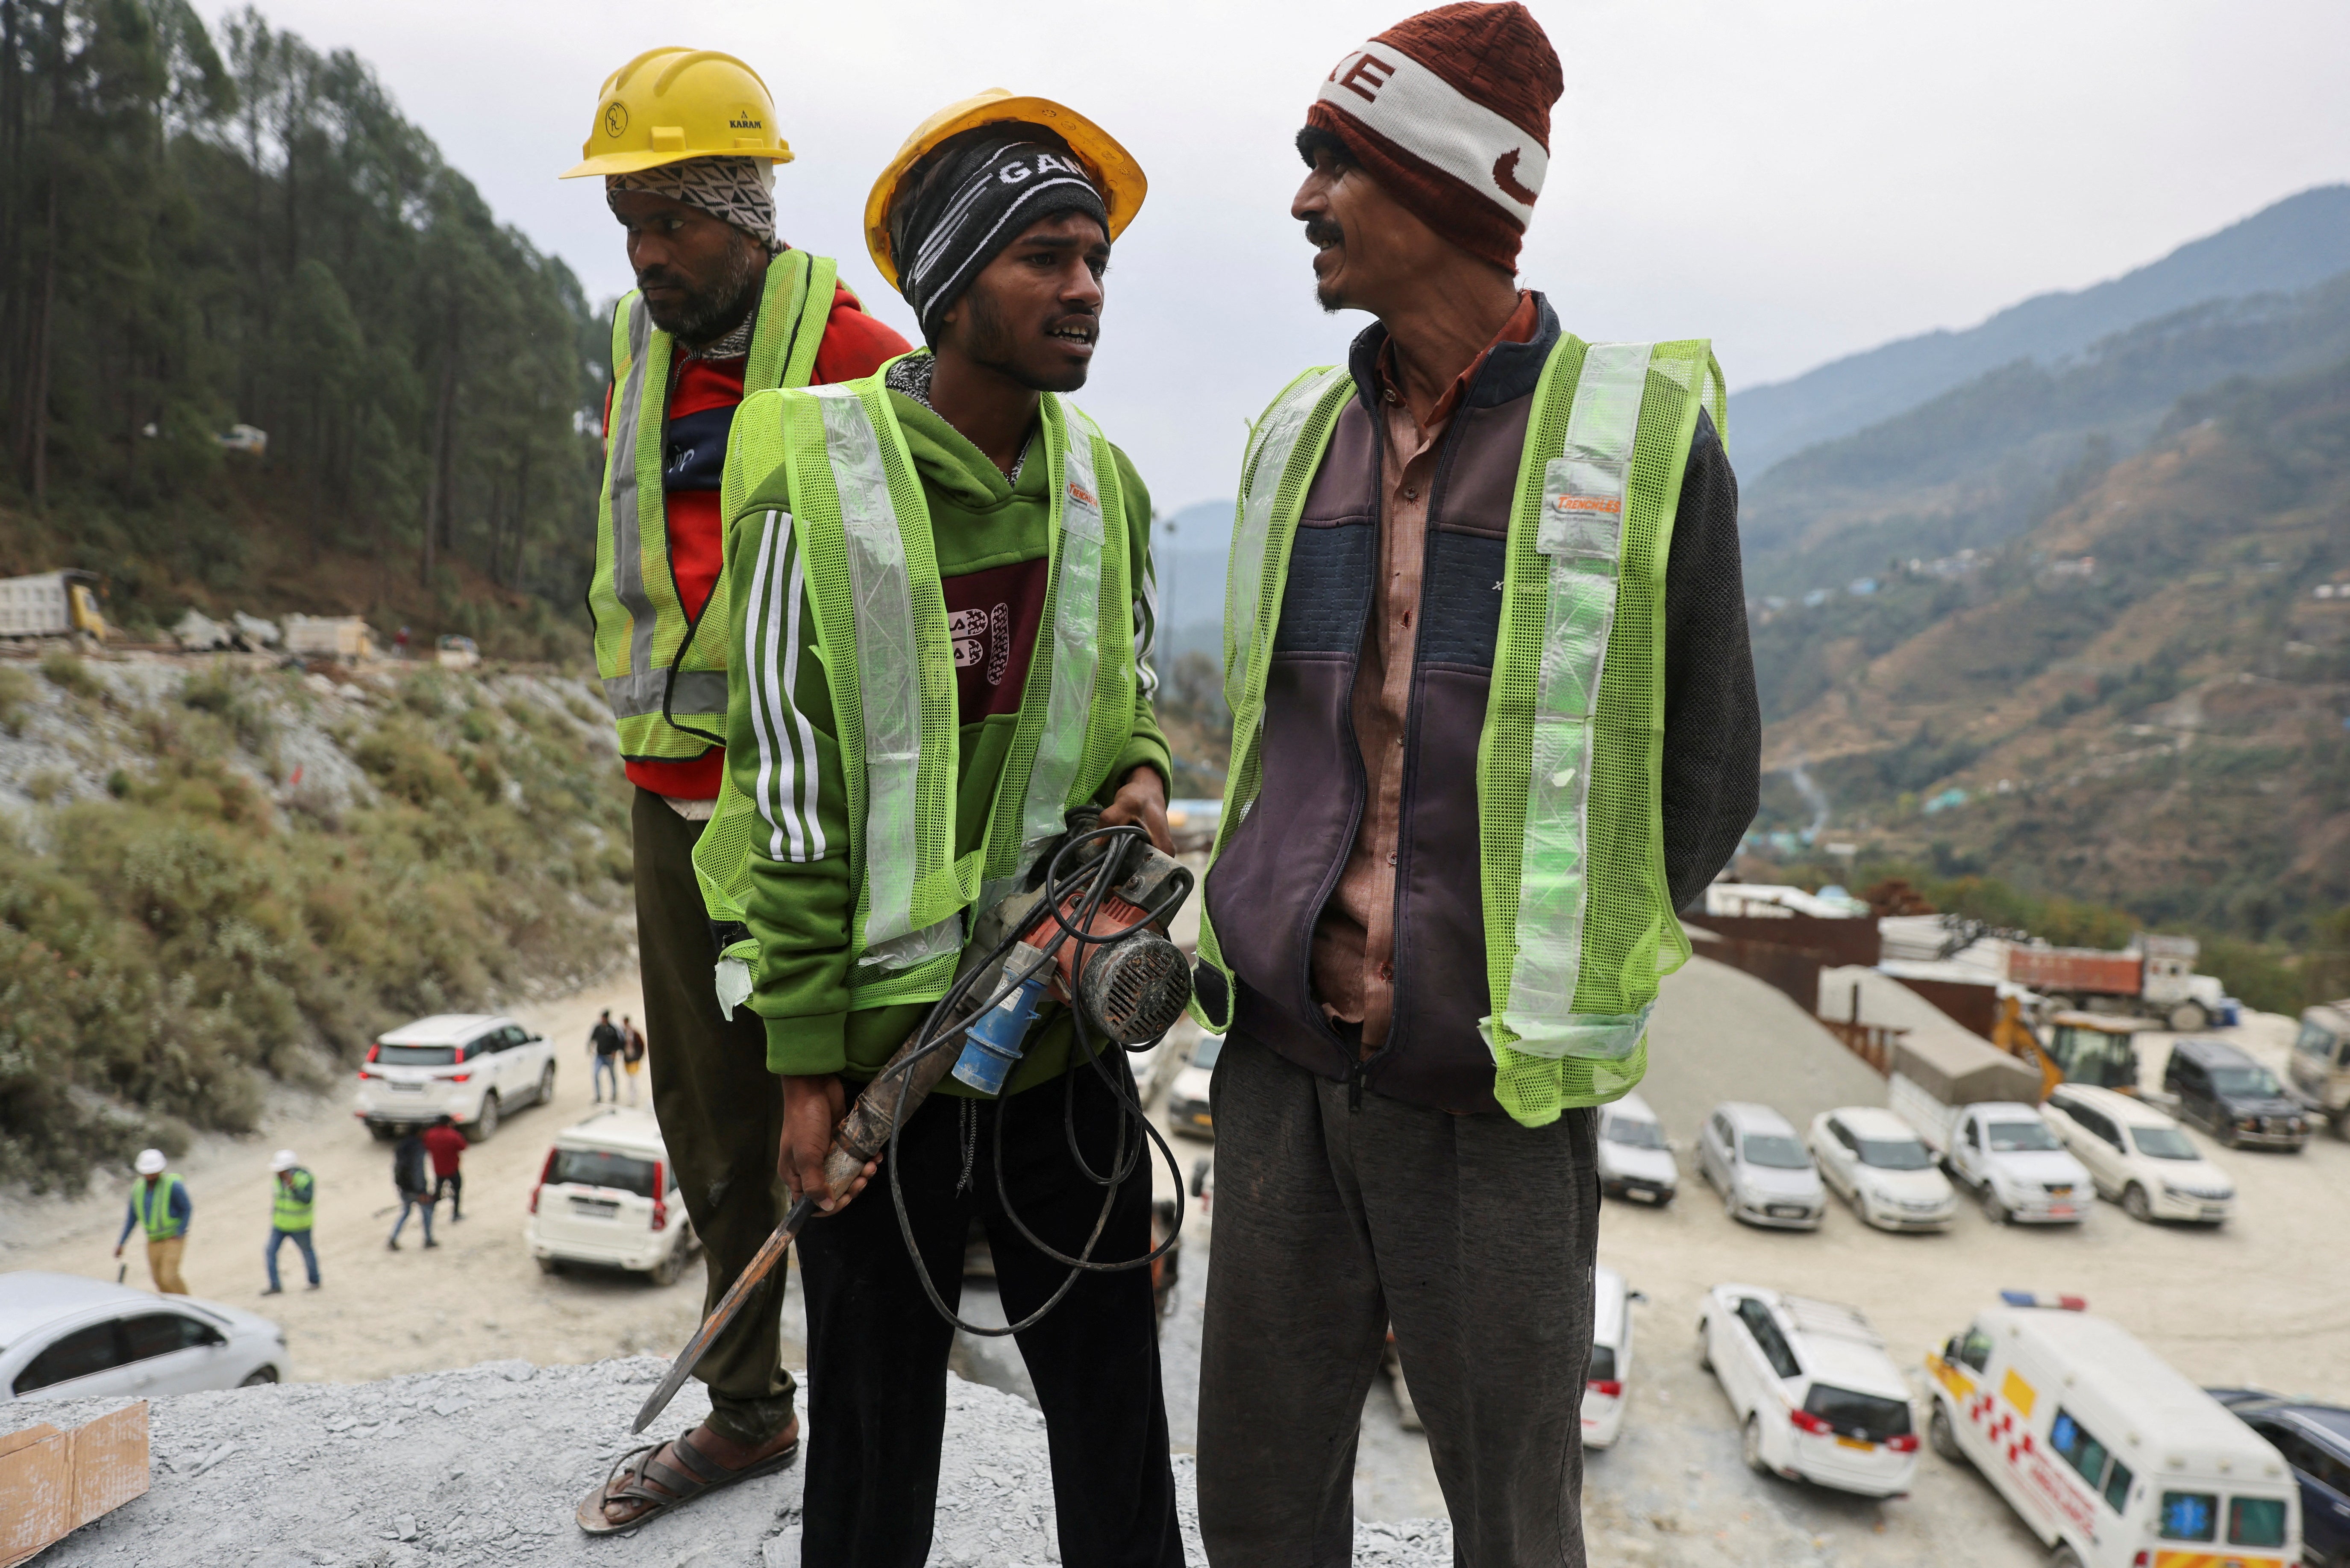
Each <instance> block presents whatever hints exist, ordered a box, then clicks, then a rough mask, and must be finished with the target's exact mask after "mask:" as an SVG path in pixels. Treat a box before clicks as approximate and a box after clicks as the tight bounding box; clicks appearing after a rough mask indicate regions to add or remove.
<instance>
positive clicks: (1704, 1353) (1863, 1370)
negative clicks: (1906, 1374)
mask: <svg viewBox="0 0 2350 1568" xmlns="http://www.w3.org/2000/svg"><path fill="white" fill-rule="evenodd" d="M1697 1335H1698V1361H1699V1365H1700V1366H1703V1367H1705V1368H1706V1370H1708V1371H1709V1372H1711V1373H1712V1374H1713V1375H1714V1376H1716V1377H1717V1378H1719V1379H1721V1391H1722V1393H1723V1394H1725V1395H1727V1396H1728V1397H1729V1399H1730V1404H1731V1408H1732V1409H1733V1410H1735V1411H1736V1412H1737V1413H1738V1420H1739V1425H1740V1427H1741V1428H1742V1431H1743V1434H1744V1437H1743V1451H1744V1453H1745V1456H1746V1462H1747V1464H1748V1465H1749V1466H1751V1467H1752V1469H1755V1470H1757V1471H1759V1472H1761V1473H1762V1474H1764V1475H1778V1476H1784V1477H1786V1478H1787V1479H1788V1480H1808V1481H1814V1482H1817V1483H1818V1484H1819V1485H1821V1486H1826V1487H1834V1488H1835V1489H1836V1490H1839V1491H1849V1492H1856V1493H1858V1494H1859V1495H1861V1496H1863V1497H1900V1496H1903V1495H1905V1494H1906V1493H1907V1492H1908V1490H1909V1482H1910V1480H1911V1478H1912V1477H1914V1476H1915V1475H1916V1474H1917V1472H1918V1427H1917V1423H1916V1421H1915V1420H1914V1419H1913V1418H1912V1416H1911V1412H1910V1408H1909V1385H1908V1382H1907V1381H1906V1380H1904V1378H1903V1377H1902V1376H1901V1370H1900V1368H1898V1367H1897V1366H1894V1365H1893V1359H1892V1357H1890V1356H1888V1355H1886V1354H1885V1341H1884V1339H1883V1338H1882V1337H1881V1336H1880V1335H1879V1334H1877V1331H1876V1330H1875V1329H1873V1328H1871V1327H1870V1326H1869V1325H1868V1320H1867V1319H1866V1318H1864V1317H1862V1316H1861V1315H1860V1314H1859V1313H1857V1312H1856V1311H1855V1310H1853V1309H1852V1308H1851V1307H1848V1306H1839V1305H1837V1304H1835V1303H1833V1302H1821V1301H1813V1300H1811V1299H1809V1298H1808V1297H1804V1296H1791V1295H1783V1294H1781V1293H1779V1292H1777V1291H1771V1290H1763V1289H1762V1288H1760V1287H1758V1286H1754V1285H1716V1286H1714V1287H1713V1289H1712V1290H1711V1291H1709V1292H1707V1293H1706V1297H1705V1305H1704V1307H1703V1308H1702V1309H1701V1310H1700V1315H1699V1317H1698V1321H1697Z"/></svg>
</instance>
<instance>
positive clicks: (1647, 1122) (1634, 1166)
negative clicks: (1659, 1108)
mask: <svg viewBox="0 0 2350 1568" xmlns="http://www.w3.org/2000/svg"><path fill="white" fill-rule="evenodd" d="M1680 1184H1681V1172H1680V1167H1679V1166H1678V1165H1676V1164H1674V1162H1673V1147H1672V1145H1671V1144H1670V1143H1669V1142H1668V1141H1667V1139H1666V1137H1665V1129H1664V1128H1663V1127H1661V1126H1659V1124H1658V1121H1657V1113H1656V1112H1654V1111H1652V1110H1650V1109H1649V1108H1648V1101H1646V1100H1644V1099H1642V1098H1641V1097H1640V1096H1638V1095H1627V1096H1624V1097H1623V1098H1622V1099H1620V1100H1617V1102H1616V1103H1615V1104H1613V1105H1607V1106H1600V1107H1599V1190H1600V1191H1602V1192H1604V1193H1606V1194H1607V1196H1608V1197H1610V1198H1638V1199H1644V1200H1646V1201H1648V1202H1650V1203H1654V1204H1656V1205H1657V1206H1658V1207H1659V1208H1662V1207H1663V1206H1664V1205H1666V1204H1668V1203H1670V1202H1671V1201H1672V1200H1673V1194H1674V1193H1675V1192H1677V1191H1679V1189H1680Z"/></svg>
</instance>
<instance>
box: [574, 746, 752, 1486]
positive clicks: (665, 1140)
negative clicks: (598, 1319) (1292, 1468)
mask: <svg viewBox="0 0 2350 1568" xmlns="http://www.w3.org/2000/svg"><path fill="white" fill-rule="evenodd" d="M631 825H632V826H633V828H634V830H635V837H636V852H637V955H638V969H639V972H640V973H641V974H642V976H643V979H644V994H645V1026H646V1028H647V1029H648V1030H650V1032H651V1034H652V1037H653V1038H654V1039H656V1040H658V1041H660V1043H661V1048H660V1052H659V1053H657V1054H655V1055H654V1057H653V1064H652V1067H653V1116H654V1117H655V1118H656V1119H657V1120H659V1121H660V1129H661V1142H662V1144H663V1145H664V1146H666V1147H667V1148H668V1150H669V1158H670V1160H671V1164H672V1165H673V1166H674V1168H676V1171H677V1186H678V1192H679V1194H680V1195H681V1197H683V1198H684V1199H685V1211H686V1213H687V1214H688V1215H690V1216H691V1218H692V1220H693V1233H694V1234H695V1235H696V1236H698V1237H700V1238H701V1239H702V1262H703V1264H704V1265H705V1267H706V1269H707V1271H708V1280H707V1283H706V1286H705V1288H704V1291H703V1295H702V1311H703V1312H704V1313H705V1314H707V1313H708V1312H709V1310H710V1309H711V1308H712V1307H714V1306H716V1305H717V1304H718V1298H719V1297H720V1296H722V1295H724V1294H725V1293H726V1287H727V1286H729V1285H731V1284H733V1282H734V1276H735V1275H737V1274H739V1273H741V1272H743V1265H744V1264H745V1263H748V1262H750V1261H751V1259H752V1256H753V1255H754V1253H756V1252H757V1251H758V1250H759V1248H760V1246H761V1245H762V1244H763V1243H764V1242H765V1241H766V1240H767V1236H768V1233H769V1232H771V1231H774V1230H775V1225H776V1222H777V1221H779V1220H781V1219H782V1218H783V1211H782V1209H781V1207H780V1205H779V1204H778V1203H777V1201H776V1199H777V1196H778V1195H779V1194H780V1193H781V1191H782V1190H783V1183H782V1181H780V1180H779V1179H777V1178H776V1176H775V1151H776V1146H777V1144H778V1143H779V1142H780V1141H781V1139H782V1137H783V1122H784V1091H783V1086H782V1085H779V1084H777V1083H776V1082H775V1075H773V1074H772V1073H769V1072H768V1071H767V1029H766V1025H765V1024H764V1023H762V1022H761V1021H760V1019H759V1017H758V1015H757V1014H756V1013H754V1012H752V1011H751V1010H750V1009H749V1008H747V1007H741V1008H737V1009H735V1011H734V1016H733V1017H732V1018H727V1017H725V1016H723V1014H721V1013H720V1012H719V1011H718V992H717V990H716V987H715V985H714V984H713V972H714V969H715V966H716V964H717V962H718V950H717V949H716V948H715V947H714V946H712V943H711V940H710V917H709V916H708V915H707V914H706V913H704V912H703V910H702V885H701V884H700V883H698V882H696V881H695V880H694V877H693V858H692V857H693V846H694V845H695V844H696V843H697V842H698V841H699V840H700V839H701V837H702V824H701V823H698V822H688V821H686V820H685V818H683V817H681V816H680V815H678V814H677V813H676V812H675V811H673V810H671V808H670V806H669V805H667V804H666V803H664V802H663V801H662V800H661V798H660V796H659V795H657V794H652V793H651V792H650V791H648V790H642V789H639V791H637V800H636V808H635V814H634V816H633V818H632V819H631ZM598 1061H599V1062H604V1063H609V1064H612V1067H613V1069H614V1071H615V1072H616V1073H617V1072H618V1070H619V1061H620V1054H619V1052H617V1051H615V1052H613V1053H612V1054H609V1055H608V1056H603V1057H600V1058H598ZM612 1097H613V1098H614V1099H615V1100H617V1099H619V1087H618V1085H617V1081H616V1084H615V1087H614V1089H613V1092H612ZM780 1300H781V1298H780V1297H778V1296H777V1295H776V1294H775V1293H774V1291H773V1290H769V1291H767V1292H766V1293H764V1295H763V1298H762V1299H761V1300H758V1301H755V1302H754V1303H752V1304H751V1305H749V1306H747V1307H745V1308H744V1309H743V1312H742V1314H740V1315H739V1316H737V1317H736V1318H735V1319H734V1321H733V1323H732V1324H728V1325H727V1328H726V1332H725V1333H724V1334H720V1335H719V1336H718V1338H717V1341H716V1342H715V1343H714V1344H712V1345H711V1347H710V1353H709V1354H708V1355H704V1356H703V1357H702V1364H701V1365H700V1366H696V1367H695V1368H694V1369H693V1375H694V1376H696V1377H698V1378H700V1379H701V1380H702V1382H704V1383H706V1384H708V1385H709V1386H710V1425H711V1428H712V1430H714V1431H716V1432H718V1433H719V1434H721V1435H722V1436H723V1437H726V1438H732V1439H733V1441H735V1442H738V1443H749V1444H752V1445H754V1446H756V1445H759V1444H763V1443H764V1442H766V1441H767V1440H768V1439H769V1438H773V1437H774V1436H775V1434H776V1433H778V1432H781V1431H782V1430H783V1429H784V1428H785V1427H786V1426H789V1425H790V1424H791V1419H792V1401H793V1396H794V1389H795V1385H794V1383H793V1381H792V1375H791V1374H790V1373H788V1372H786V1371H785V1370H784V1369H783V1361H782V1355H783V1345H782V1334H781V1324H779V1322H778V1314H779V1310H780V1309H779V1305H778V1303H779V1302H780Z"/></svg>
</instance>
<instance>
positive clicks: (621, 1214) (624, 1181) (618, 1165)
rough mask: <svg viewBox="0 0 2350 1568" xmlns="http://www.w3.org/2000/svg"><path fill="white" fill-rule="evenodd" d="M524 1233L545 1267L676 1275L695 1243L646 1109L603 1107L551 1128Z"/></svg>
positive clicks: (668, 1279) (664, 1279) (656, 1278)
mask: <svg viewBox="0 0 2350 1568" xmlns="http://www.w3.org/2000/svg"><path fill="white" fill-rule="evenodd" d="M524 1236H525V1240H526V1241H528V1242H529V1244H530V1255H531V1256H532V1257H533V1258H534V1259H536V1261H537V1262H538V1266H539V1268H540V1270H541V1271H543V1272H546V1273H550V1274H554V1273H560V1272H562V1271H563V1267H564V1265H565V1264H567V1263H595V1264H600V1265H602V1266H603V1267H606V1268H612V1269H627V1270H629V1272H633V1273H640V1274H644V1275H647V1276H649V1277H650V1279H651V1280H652V1282H653V1283H655V1284H657V1285H666V1284H672V1283H674V1282H676V1280H677V1277H678V1275H679V1273H680V1272H682V1271H683V1270H684V1268H685V1263H686V1260H687V1259H688V1258H690V1257H691V1256H692V1254H693V1251H694V1250H695V1248H696V1247H697V1246H698V1245H699V1243H698V1242H697V1241H696V1240H695V1238H694V1234H693V1225H692V1222H691V1220H688V1219H687V1218H686V1214H685V1203H684V1201H683V1199H681V1198H680V1197H679V1196H678V1190H677V1170H676V1168H675V1167H673V1166H671V1164H670V1159H669V1150H668V1149H667V1148H665V1147H662V1144H661V1136H660V1123H658V1122H656V1121H654V1120H653V1115H652V1113H651V1112H650V1111H644V1110H637V1109H633V1108H629V1109H623V1108H622V1107H620V1106H606V1107H604V1109H602V1110H600V1111H598V1112H597V1113H596V1114H595V1115H594V1116H589V1117H588V1118H587V1120H586V1121H584V1122H579V1123H577V1124H576V1125H574V1126H571V1127H566V1128H564V1129H563V1130H562V1131H561V1132H559V1133H557V1134H556V1135H555V1147H553V1148H550V1149H548V1150H547V1151H546V1165H545V1166H544V1167H543V1168H541V1169H540V1171H539V1173H538V1182H537V1184H536V1186H534V1187H533V1188H532V1189H530V1221H529V1223H528V1224H527V1225H526V1226H525V1229H524Z"/></svg>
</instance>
